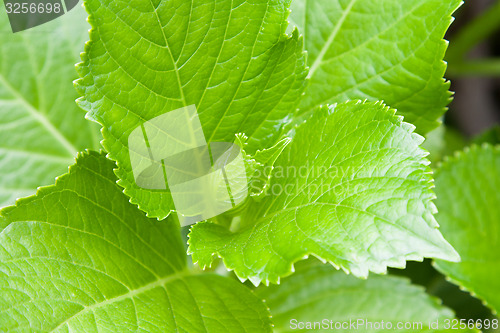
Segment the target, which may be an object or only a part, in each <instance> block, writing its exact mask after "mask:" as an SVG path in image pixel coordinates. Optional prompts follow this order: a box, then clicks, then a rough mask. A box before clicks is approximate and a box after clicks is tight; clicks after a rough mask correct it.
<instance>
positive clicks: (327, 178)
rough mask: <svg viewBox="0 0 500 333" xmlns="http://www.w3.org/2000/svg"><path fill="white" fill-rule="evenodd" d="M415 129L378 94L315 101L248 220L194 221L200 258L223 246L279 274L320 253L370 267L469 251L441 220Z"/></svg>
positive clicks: (364, 271) (228, 254)
mask: <svg viewBox="0 0 500 333" xmlns="http://www.w3.org/2000/svg"><path fill="white" fill-rule="evenodd" d="M413 130H414V126H412V125H410V124H407V123H404V122H403V121H402V117H400V116H396V115H395V111H394V110H391V109H389V108H388V107H386V106H384V105H383V104H381V103H378V102H377V103H372V102H370V103H368V102H364V103H363V102H348V103H344V104H340V105H337V106H335V107H331V108H326V107H325V108H320V109H317V110H315V112H314V114H313V116H312V117H311V118H310V119H309V120H308V121H307V122H306V123H305V124H303V125H302V126H300V127H299V128H298V129H297V131H296V134H295V136H294V139H293V141H292V142H291V143H290V145H289V146H288V147H287V149H286V150H285V151H284V152H283V154H281V156H280V157H279V158H278V160H277V161H276V163H275V169H274V171H273V178H272V180H271V184H270V186H269V191H268V192H267V197H266V198H265V199H263V200H262V201H261V202H258V203H254V204H253V205H251V206H250V207H249V208H248V209H247V210H246V212H247V214H246V215H245V216H243V218H242V222H241V225H240V229H239V230H237V231H236V232H234V233H233V232H230V231H228V230H227V229H225V228H224V227H221V226H219V225H215V224H212V223H198V224H197V225H195V226H193V227H192V229H191V233H190V239H189V244H190V246H189V251H190V253H192V254H193V260H194V261H195V262H198V263H199V265H200V266H201V267H204V266H209V265H210V264H211V262H212V260H213V258H214V256H220V257H222V258H223V259H224V263H225V265H226V267H227V268H228V269H233V270H235V272H236V274H237V275H238V276H239V277H240V278H241V279H247V278H249V279H251V280H252V282H254V283H256V284H257V283H259V282H260V281H261V280H265V281H266V282H267V281H271V282H277V281H278V280H279V277H281V276H286V275H288V274H290V273H291V272H292V271H293V263H294V262H296V261H298V260H300V259H302V258H303V257H304V256H307V255H310V254H312V255H314V256H317V257H319V258H322V259H323V260H326V261H329V262H331V263H332V264H333V265H335V266H340V267H342V268H343V269H344V270H346V271H348V272H352V273H353V274H354V275H356V276H360V277H366V276H367V275H368V271H373V272H375V273H383V272H385V271H386V268H387V266H391V267H404V266H405V262H406V261H405V260H422V258H423V257H435V258H441V259H445V260H454V261H456V260H459V258H458V255H457V254H456V252H455V251H454V250H453V248H452V247H451V246H450V245H449V244H448V243H447V242H446V241H445V240H444V239H443V237H442V236H441V234H440V233H439V231H438V230H437V227H438V225H437V223H436V221H435V220H434V217H433V215H432V214H433V213H435V206H434V204H433V203H432V199H434V194H433V192H432V190H431V187H432V176H431V170H430V168H429V167H428V164H429V162H428V161H427V160H426V159H425V155H426V153H425V152H424V151H423V150H422V149H421V148H420V147H419V144H421V143H422V141H423V138H422V137H420V136H419V135H417V134H415V133H413Z"/></svg>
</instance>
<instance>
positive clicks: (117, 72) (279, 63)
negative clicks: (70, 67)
mask: <svg viewBox="0 0 500 333" xmlns="http://www.w3.org/2000/svg"><path fill="white" fill-rule="evenodd" d="M85 6H86V8H87V10H88V12H89V13H90V17H89V21H90V23H91V25H92V27H93V29H92V30H91V31H90V42H89V43H88V44H87V46H86V49H85V52H86V53H85V54H84V55H83V57H82V59H83V63H82V64H80V65H79V66H78V70H79V73H80V75H81V77H82V79H81V80H79V81H78V84H77V87H78V89H79V91H80V93H81V94H82V95H83V96H84V97H83V98H82V99H80V101H79V103H80V105H81V106H82V107H83V108H84V109H86V110H87V111H88V115H89V117H90V118H92V119H95V120H96V121H98V122H99V123H101V124H102V125H103V135H104V141H103V145H104V147H105V148H106V150H107V151H108V153H109V155H108V156H109V157H110V158H111V159H113V160H115V161H117V166H118V169H117V175H118V176H119V178H120V182H119V184H120V185H121V186H123V187H125V193H126V194H127V195H129V196H130V197H131V202H132V203H135V204H138V205H139V208H141V209H142V210H144V211H146V212H147V213H148V215H149V216H151V217H158V218H160V219H161V218H165V217H166V216H167V215H168V214H169V212H170V210H171V209H173V204H172V198H171V196H170V194H169V193H168V192H167V191H152V190H146V189H142V188H140V187H138V186H137V185H136V183H135V181H134V177H133V173H132V168H131V163H130V157H129V151H128V142H127V138H128V135H129V134H130V133H131V131H132V130H134V129H135V128H137V127H138V126H140V125H141V124H142V123H144V122H145V121H148V120H150V119H152V118H154V117H156V116H159V115H161V114H164V113H166V112H169V111H172V110H175V109H177V108H180V107H183V106H188V105H193V104H194V105H195V106H196V109H197V111H198V114H199V117H200V120H201V124H202V126H203V130H204V134H205V137H206V140H207V141H208V142H212V141H229V142H233V141H234V138H235V134H237V133H240V132H244V133H245V134H246V135H247V136H248V137H249V140H248V146H247V150H248V151H247V152H248V153H250V154H252V153H253V152H255V151H256V150H257V149H262V148H268V147H270V146H272V145H274V144H275V143H276V141H277V140H278V139H279V136H280V132H281V131H280V127H281V126H282V125H283V120H284V119H285V118H286V117H287V116H289V115H290V114H292V113H293V112H295V109H296V105H297V103H298V100H299V97H300V95H301V93H302V91H303V87H304V85H305V80H304V79H305V76H306V71H305V56H304V54H303V51H302V40H301V39H300V38H299V37H298V33H297V32H295V33H294V34H293V35H292V36H287V35H285V33H284V31H285V29H286V17H287V15H288V1H282V0H270V1H268V0H256V1H252V2H246V1H231V0H217V1H215V0H191V1H186V0H168V1H167V0H161V1H160V0H156V1H142V0H134V1H126V2H125V1H111V0H86V1H85Z"/></svg>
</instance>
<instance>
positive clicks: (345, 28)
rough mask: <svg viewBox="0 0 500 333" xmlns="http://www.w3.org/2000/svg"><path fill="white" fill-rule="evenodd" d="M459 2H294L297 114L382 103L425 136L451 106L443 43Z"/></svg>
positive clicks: (413, 0)
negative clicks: (300, 53)
mask: <svg viewBox="0 0 500 333" xmlns="http://www.w3.org/2000/svg"><path fill="white" fill-rule="evenodd" d="M460 3H461V1H460V0H446V1H442V0H412V1H400V0H380V1H369V0H367V1H363V0H316V1H307V0H294V1H293V2H292V14H291V19H292V22H293V23H294V24H295V25H296V26H298V27H299V31H300V32H301V33H302V34H303V36H304V43H305V48H306V50H307V51H308V59H307V63H308V66H309V67H310V70H309V75H308V77H309V78H310V84H309V86H308V88H307V90H306V95H305V97H304V99H303V100H302V102H301V105H300V108H301V109H302V111H303V112H307V111H310V110H313V109H314V107H315V106H318V105H321V104H322V105H326V104H328V103H329V104H333V103H337V102H344V101H346V100H349V99H365V98H366V99H368V100H374V101H376V100H384V102H385V103H387V105H390V106H391V107H393V108H395V109H397V110H398V112H399V113H400V114H401V115H403V116H404V117H405V121H406V122H409V123H412V124H414V125H415V126H416V127H417V132H419V133H421V134H425V133H427V132H428V131H430V130H432V129H433V128H435V127H437V126H438V123H439V122H438V119H439V118H440V117H441V115H442V114H443V113H444V112H445V110H446V109H445V107H446V105H447V104H448V103H449V102H450V96H451V93H450V92H449V91H448V89H449V83H448V82H445V80H443V75H444V73H445V70H446V65H445V63H444V62H443V57H444V54H445V51H446V47H447V42H446V41H444V40H443V36H444V34H445V32H446V30H447V29H448V26H449V25H450V23H451V20H452V18H451V14H452V13H453V12H454V11H455V10H456V9H457V7H458V6H459V4H460Z"/></svg>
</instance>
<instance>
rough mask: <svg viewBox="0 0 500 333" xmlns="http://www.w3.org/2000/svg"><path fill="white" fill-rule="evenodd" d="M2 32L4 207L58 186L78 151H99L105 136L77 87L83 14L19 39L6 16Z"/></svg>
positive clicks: (0, 168)
mask: <svg viewBox="0 0 500 333" xmlns="http://www.w3.org/2000/svg"><path fill="white" fill-rule="evenodd" d="M0 6H1V7H2V8H3V2H0ZM0 30H1V33H0V45H1V46H2V52H0V207H1V206H6V205H9V204H13V203H14V200H15V199H16V198H19V197H22V196H27V195H31V194H33V193H35V191H36V188H37V187H38V186H40V185H48V184H52V183H53V182H54V178H55V177H56V176H58V175H60V174H62V173H65V172H66V171H67V170H68V165H70V164H72V163H73V162H74V157H75V156H76V154H77V152H78V151H80V150H83V149H85V148H97V147H98V145H99V137H100V134H99V132H98V127H97V125H95V124H92V123H91V122H89V121H86V120H85V119H84V116H85V113H84V112H83V111H82V110H80V109H79V108H78V106H77V105H76V104H75V99H76V98H77V97H78V94H77V93H76V91H75V89H74V88H73V84H72V81H73V80H74V79H75V78H76V76H77V74H76V73H75V69H74V64H75V62H76V61H77V60H78V57H79V53H80V51H81V50H82V49H83V43H84V42H85V40H86V31H87V23H86V20H85V11H84V10H83V8H81V7H79V6H78V7H77V8H75V9H73V10H72V11H71V12H69V13H68V14H66V15H64V16H63V17H61V18H58V19H57V20H55V21H53V22H51V23H47V24H45V25H42V26H39V27H36V28H33V29H30V30H27V31H24V32H19V33H16V34H13V33H12V32H11V31H9V30H10V25H9V21H8V18H7V15H6V14H5V13H2V15H0Z"/></svg>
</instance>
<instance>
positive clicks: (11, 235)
mask: <svg viewBox="0 0 500 333" xmlns="http://www.w3.org/2000/svg"><path fill="white" fill-rule="evenodd" d="M113 167H114V163H112V162H111V161H109V160H106V158H105V157H104V156H103V155H102V154H98V153H94V152H90V153H84V154H82V155H80V156H79V157H78V158H77V163H76V164H75V165H73V166H72V167H70V171H69V174H66V175H64V176H61V177H59V178H58V180H57V182H56V185H53V186H49V187H45V188H41V189H40V190H39V191H38V193H37V195H36V196H32V197H29V198H26V199H21V200H19V201H18V202H17V205H16V206H15V207H8V208H5V209H4V210H2V211H1V214H2V217H0V230H1V231H0V244H2V246H1V247H0V288H1V289H2V293H1V294H0V331H8V332H14V331H23V332H27V331H29V332H33V331H59V332H76V331H77V332H98V331H99V332H102V331H108V332H129V331H130V332H132V331H143V332H174V331H175V332H207V331H208V332H240V331H245V332H270V331H271V324H270V318H269V312H268V310H267V308H266V307H265V305H264V304H263V303H262V301H261V300H259V299H258V298H257V297H256V296H255V295H254V294H253V293H252V292H251V291H250V290H249V289H247V288H246V287H244V286H243V285H241V284H239V283H238V282H236V281H234V280H231V279H228V278H224V277H221V276H216V275H211V274H203V275H195V274H193V273H192V272H191V271H190V270H188V268H187V265H186V255H185V251H184V245H183V244H182V241H181V237H180V232H179V227H178V224H177V222H175V221H174V220H173V219H172V218H170V219H168V220H166V221H164V222H162V223H159V222H157V221H156V220H151V219H148V218H146V217H145V216H144V214H143V213H142V212H140V211H139V210H137V208H136V207H135V206H133V205H131V204H130V203H129V202H128V198H127V197H126V196H125V195H124V194H123V193H122V192H121V189H120V187H119V186H118V185H116V184H115V182H116V176H115V175H114V174H113Z"/></svg>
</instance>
